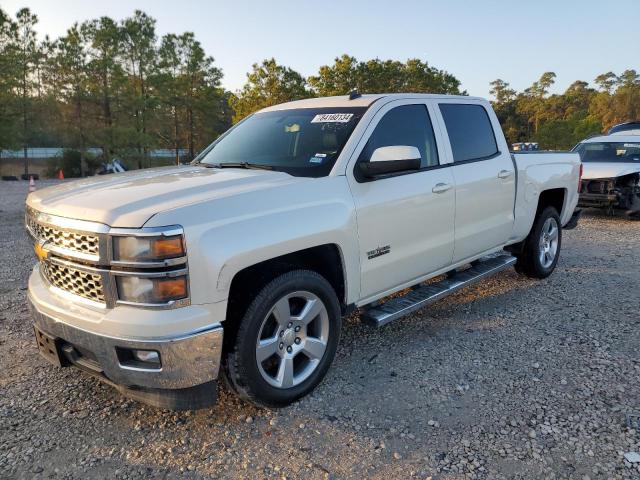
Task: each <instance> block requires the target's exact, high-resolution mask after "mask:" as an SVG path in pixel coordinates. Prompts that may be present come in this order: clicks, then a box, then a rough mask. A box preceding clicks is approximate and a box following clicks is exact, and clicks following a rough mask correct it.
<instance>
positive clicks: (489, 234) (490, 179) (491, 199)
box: [452, 154, 515, 263]
mask: <svg viewBox="0 0 640 480" xmlns="http://www.w3.org/2000/svg"><path fill="white" fill-rule="evenodd" d="M452 169H453V176H454V177H455V182H456V221H455V231H456V234H455V246H454V253H453V262H454V263H455V262H457V261H460V260H464V259H465V258H469V257H471V256H473V255H476V254H478V253H480V252H483V251H485V250H489V249H491V248H493V247H496V246H499V245H502V244H504V243H505V242H506V240H507V238H509V236H510V235H511V230H512V228H513V220H514V216H513V200H514V197H515V172H514V166H513V163H512V161H511V156H510V155H509V154H501V155H499V156H498V157H495V158H492V159H488V160H481V161H478V162H472V163H466V164H461V165H455V164H454V166H453V167H452ZM506 172H510V173H509V174H508V175H507V173H506ZM501 177H504V178H501Z"/></svg>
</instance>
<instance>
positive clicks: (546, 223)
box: [515, 207, 562, 278]
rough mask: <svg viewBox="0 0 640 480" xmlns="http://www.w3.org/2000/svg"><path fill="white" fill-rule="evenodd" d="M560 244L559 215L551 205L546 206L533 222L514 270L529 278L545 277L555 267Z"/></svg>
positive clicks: (560, 228)
mask: <svg viewBox="0 0 640 480" xmlns="http://www.w3.org/2000/svg"><path fill="white" fill-rule="evenodd" d="M561 246H562V227H561V225H560V217H559V216H558V212H557V211H556V209H555V208H553V207H546V208H545V209H544V210H542V212H540V214H539V215H538V217H537V218H536V220H535V221H534V223H533V227H532V228H531V232H529V235H528V236H527V238H526V239H525V241H524V246H523V249H522V252H521V253H520V254H518V255H516V257H517V259H518V260H517V262H516V266H515V268H516V271H517V272H518V273H521V274H523V275H526V276H527V277H531V278H546V277H548V276H549V275H551V273H552V272H553V270H554V269H555V268H556V265H557V263H558V258H559V257H560V247H561Z"/></svg>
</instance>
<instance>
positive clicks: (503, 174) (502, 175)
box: [498, 170, 513, 178]
mask: <svg viewBox="0 0 640 480" xmlns="http://www.w3.org/2000/svg"><path fill="white" fill-rule="evenodd" d="M512 173H513V170H500V173H498V178H509V177H510V176H511V174H512Z"/></svg>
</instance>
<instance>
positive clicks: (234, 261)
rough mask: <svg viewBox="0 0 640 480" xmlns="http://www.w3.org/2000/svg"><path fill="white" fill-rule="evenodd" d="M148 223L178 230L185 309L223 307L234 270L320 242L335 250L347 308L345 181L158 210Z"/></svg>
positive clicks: (354, 282) (353, 230)
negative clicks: (184, 265) (186, 287)
mask: <svg viewBox="0 0 640 480" xmlns="http://www.w3.org/2000/svg"><path fill="white" fill-rule="evenodd" d="M152 220H153V222H152V223H153V224H154V225H155V224H169V223H174V224H180V225H182V226H183V228H184V230H185V238H186V242H187V257H188V263H189V275H190V288H191V296H192V299H191V301H192V304H204V303H213V302H221V301H226V300H227V298H228V297H229V289H230V286H231V281H232V279H233V277H234V276H235V275H236V274H237V273H238V272H240V271H241V270H243V269H245V268H247V267H250V266H252V265H255V264H257V263H260V262H263V261H266V260H270V259H273V258H275V257H279V256H282V255H286V254H288V253H293V252H296V251H299V250H303V249H306V248H311V247H315V246H318V245H324V244H335V245H337V247H338V249H339V250H340V253H341V255H342V258H343V262H344V263H343V270H344V276H345V280H346V284H347V294H346V298H347V301H348V303H352V302H353V301H355V299H356V298H357V296H358V295H359V292H360V274H359V272H360V265H359V254H358V242H357V226H356V217H355V210H354V205H353V199H352V197H351V192H350V190H349V188H348V185H347V182H346V179H345V177H340V176H336V177H324V178H318V179H302V180H301V181H300V182H296V183H292V184H289V185H284V186H280V187H278V188H273V189H268V190H261V191H260V192H246V193H243V194H239V195H234V196H232V197H228V198H224V199H218V200H215V201H212V202H205V203H200V204H197V205H190V206H187V207H182V208H179V209H176V210H172V211H169V212H163V213H161V214H158V215H156V216H154V218H153V219H152Z"/></svg>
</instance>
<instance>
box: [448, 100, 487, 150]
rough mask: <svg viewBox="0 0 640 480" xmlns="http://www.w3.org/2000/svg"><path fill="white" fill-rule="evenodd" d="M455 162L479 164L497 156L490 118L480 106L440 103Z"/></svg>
mask: <svg viewBox="0 0 640 480" xmlns="http://www.w3.org/2000/svg"><path fill="white" fill-rule="evenodd" d="M439 106H440V112H441V113H442V118H443V119H444V123H445V126H446V127H447V133H448V135H449V141H450V143H451V150H452V151H453V161H454V162H464V161H468V160H481V159H483V158H487V157H490V156H492V155H495V154H496V153H498V145H497V143H496V136H495V134H494V132H493V127H492V126H491V120H489V115H488V114H487V111H486V110H485V108H484V107H483V106H482V105H468V104H460V103H441V104H440V105H439Z"/></svg>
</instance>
